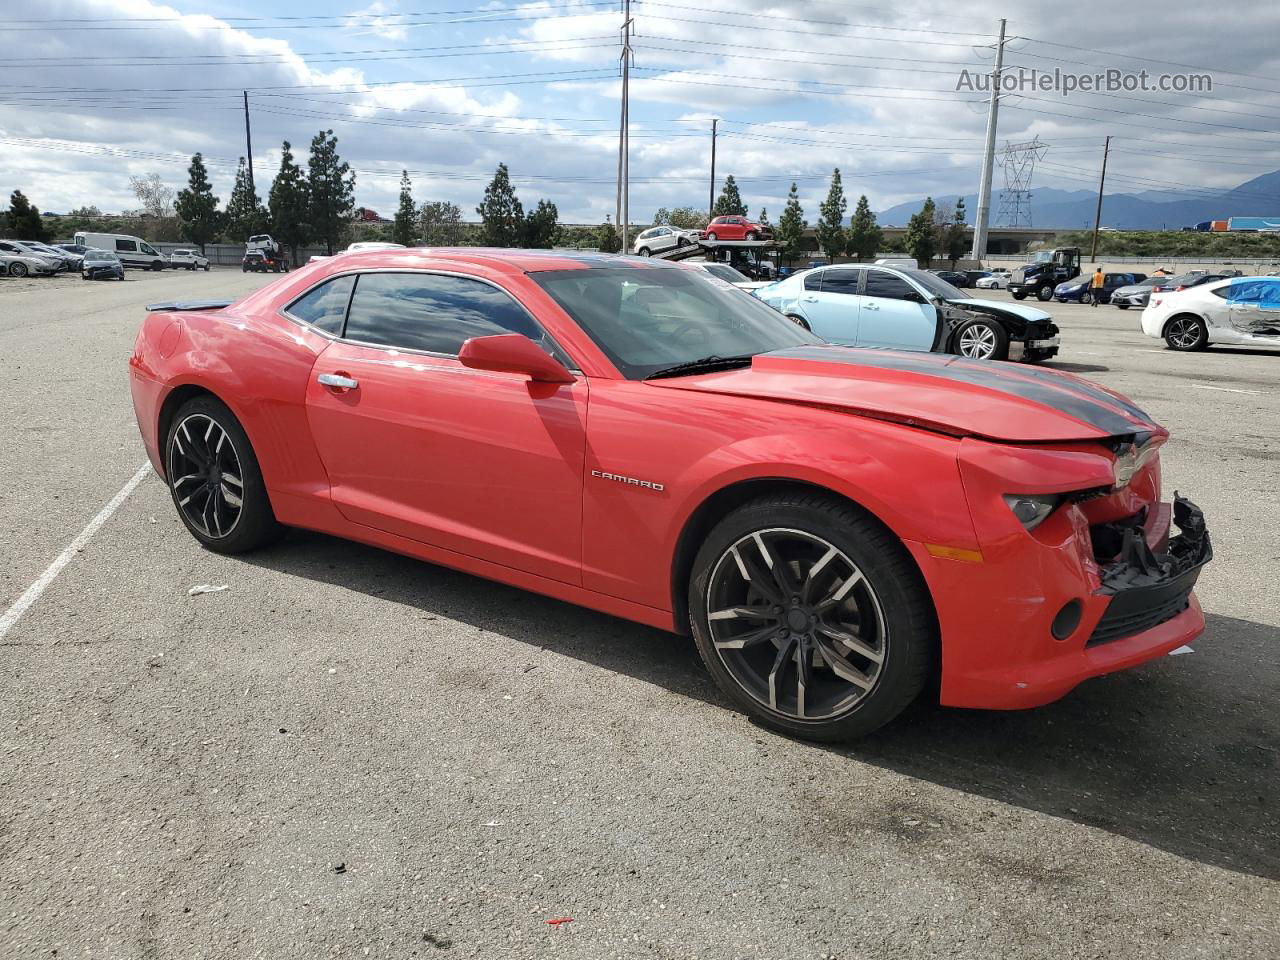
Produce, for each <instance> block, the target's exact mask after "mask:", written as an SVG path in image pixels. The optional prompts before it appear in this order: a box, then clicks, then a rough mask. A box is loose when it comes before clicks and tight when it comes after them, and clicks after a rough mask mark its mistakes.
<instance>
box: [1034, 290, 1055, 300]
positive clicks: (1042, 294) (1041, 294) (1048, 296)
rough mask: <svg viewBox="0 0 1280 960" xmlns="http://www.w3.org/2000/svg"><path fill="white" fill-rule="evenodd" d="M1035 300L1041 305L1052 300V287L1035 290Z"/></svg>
mask: <svg viewBox="0 0 1280 960" xmlns="http://www.w3.org/2000/svg"><path fill="white" fill-rule="evenodd" d="M1036 299H1037V300H1039V301H1040V302H1041V303H1047V302H1048V301H1050V300H1052V299H1053V287H1040V288H1038V289H1037V290H1036Z"/></svg>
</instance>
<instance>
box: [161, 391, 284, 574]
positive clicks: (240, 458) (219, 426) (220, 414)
mask: <svg viewBox="0 0 1280 960" xmlns="http://www.w3.org/2000/svg"><path fill="white" fill-rule="evenodd" d="M215 437H216V438H217V439H216V440H215V439H214V438H215ZM211 448H215V449H214V452H215V458H214V464H215V467H216V469H213V468H209V469H210V470H212V473H206V472H205V471H206V468H204V467H203V466H201V464H200V461H201V460H202V459H203V460H205V461H206V462H207V457H208V454H209V453H210V449H211ZM164 463H165V476H166V480H167V482H168V485H169V492H170V494H171V495H172V497H173V505H174V508H175V509H176V510H177V511H178V517H179V518H180V519H181V520H182V522H183V524H184V525H185V526H186V528H187V529H188V530H189V531H190V532H191V535H192V536H193V537H195V538H196V539H197V540H199V541H200V543H201V544H203V545H204V546H205V547H207V548H208V549H210V550H212V551H214V552H215V553H244V552H246V551H248V550H254V549H257V548H258V547H261V546H264V545H266V544H268V543H271V542H272V541H274V540H275V539H277V538H278V537H279V536H280V535H281V533H282V532H283V531H284V528H283V527H282V526H281V525H280V523H279V522H278V521H277V520H276V516H275V513H274V512H273V511H272V509H271V501H270V499H268V497H267V488H266V485H265V484H264V483H263V480H262V471H261V469H259V467H258V458H257V457H256V456H255V455H254V452H253V445H252V444H250V442H249V437H248V435H247V434H246V433H245V432H244V428H243V427H241V426H240V422H239V421H238V420H237V419H236V418H235V415H234V414H233V413H232V412H231V411H230V410H229V409H228V408H227V405H226V404H224V403H223V402H222V401H221V400H218V399H216V398H214V397H212V396H208V395H204V396H199V397H193V398H192V399H190V400H188V401H187V402H186V403H184V404H183V405H182V406H181V407H179V408H178V412H177V413H176V414H175V415H174V417H173V422H172V423H171V424H170V425H169V430H168V435H167V436H166V437H165V445H164ZM233 469H238V470H239V471H240V472H239V474H234V473H233V472H232V471H233ZM210 475H211V476H213V477H214V479H215V480H216V481H217V482H218V486H217V487H215V488H212V489H209V488H207V486H205V485H204V484H205V482H206V481H205V478H206V476H210ZM233 477H234V478H235V479H238V480H239V481H240V493H239V499H240V504H239V507H238V508H237V507H236V505H235V503H234V500H235V499H236V496H237V494H236V485H235V483H234V482H232V479H231V478H233ZM197 484H200V485H199V486H197ZM210 501H212V506H209V504H210ZM192 514H195V516H194V518H193V516H192Z"/></svg>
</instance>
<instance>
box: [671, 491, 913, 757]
mask: <svg viewBox="0 0 1280 960" xmlns="http://www.w3.org/2000/svg"><path fill="white" fill-rule="evenodd" d="M690 613H691V621H692V626H693V630H694V637H695V640H696V642H697V644H698V651H699V653H700V654H701V656H702V659H703V662H704V663H705V664H706V665H707V668H708V669H709V670H710V672H711V674H712V676H713V677H715V679H716V681H717V682H718V683H719V684H720V686H721V688H722V689H724V691H725V692H726V693H727V694H728V695H729V696H730V697H731V698H732V699H733V700H734V701H735V702H736V703H737V704H738V705H739V706H740V707H742V708H743V709H744V710H745V711H747V712H748V713H749V714H751V715H752V716H754V717H755V718H757V719H758V720H760V721H761V722H762V723H764V724H766V725H767V726H770V727H773V728H774V729H778V730H781V731H783V732H786V733H789V734H794V735H798V736H802V737H808V738H812V739H818V740H843V739H849V738H852V737H857V736H862V735H864V734H866V733H869V732H870V731H872V730H874V729H876V728H877V727H879V726H881V725H883V724H884V723H887V722H888V721H889V720H891V719H892V718H893V717H895V716H896V715H897V714H898V713H900V712H901V711H902V710H903V709H904V708H905V707H906V705H907V704H908V703H909V702H910V701H911V700H912V699H914V698H915V696H916V695H918V694H919V692H920V691H921V689H922V688H923V686H924V681H925V677H926V675H927V669H928V667H929V664H930V662H931V659H932V655H933V650H934V648H935V645H936V644H935V641H934V639H933V633H932V627H931V624H932V622H933V621H932V606H931V604H930V602H929V599H928V596H927V594H926V593H924V587H923V583H922V582H921V580H920V578H919V572H918V570H915V568H914V567H913V565H912V563H911V560H910V557H909V555H908V554H907V553H906V550H905V549H904V548H903V547H902V544H901V543H900V542H898V541H897V539H896V538H895V537H894V536H893V535H892V534H891V533H889V532H888V531H887V530H885V529H884V528H883V527H882V526H881V525H880V524H879V523H878V522H877V521H875V520H874V518H871V517H870V516H869V515H866V514H864V513H862V512H861V511H860V510H859V509H858V508H856V507H854V506H853V505H851V504H847V503H843V502H840V501H838V500H835V499H831V498H828V497H825V496H822V495H820V494H806V493H794V494H783V495H779V496H776V497H771V498H762V499H761V500H756V501H752V502H751V503H748V504H747V505H745V506H743V507H740V508H739V509H738V510H736V511H734V512H733V513H731V514H730V515H729V516H728V517H726V518H725V519H724V520H723V521H721V523H720V524H719V525H718V526H717V527H716V528H715V530H713V531H712V533H711V535H710V536H709V537H708V538H707V541H706V542H705V543H704V544H703V547H702V549H701V550H700V551H699V554H698V558H697V560H696V561H695V563H694V576H693V579H692V581H691V585H690Z"/></svg>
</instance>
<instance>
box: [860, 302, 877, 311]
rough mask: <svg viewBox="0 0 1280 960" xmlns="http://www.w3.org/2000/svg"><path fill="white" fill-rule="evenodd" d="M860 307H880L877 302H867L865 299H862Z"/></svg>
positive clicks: (868, 308) (867, 308) (875, 308)
mask: <svg viewBox="0 0 1280 960" xmlns="http://www.w3.org/2000/svg"><path fill="white" fill-rule="evenodd" d="M862 308H863V309H864V310H879V309H880V304H878V303H869V302H867V301H865V300H864V301H863V303H862Z"/></svg>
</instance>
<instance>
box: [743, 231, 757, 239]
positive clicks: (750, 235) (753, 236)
mask: <svg viewBox="0 0 1280 960" xmlns="http://www.w3.org/2000/svg"><path fill="white" fill-rule="evenodd" d="M743 239H746V240H759V239H760V234H758V233H756V232H755V231H754V230H748V231H747V235H746V237H744V238H743Z"/></svg>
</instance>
